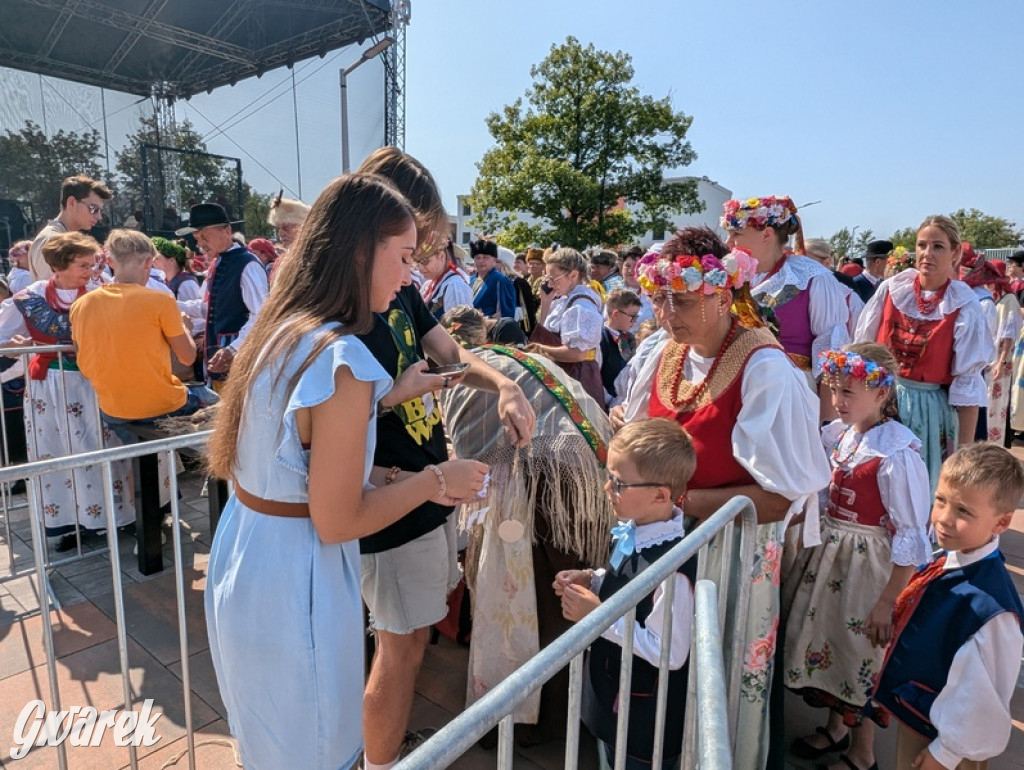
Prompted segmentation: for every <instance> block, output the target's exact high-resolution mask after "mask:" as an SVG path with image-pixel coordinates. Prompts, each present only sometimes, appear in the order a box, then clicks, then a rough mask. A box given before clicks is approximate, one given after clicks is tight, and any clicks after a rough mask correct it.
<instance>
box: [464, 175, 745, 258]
mask: <svg viewBox="0 0 1024 770" xmlns="http://www.w3.org/2000/svg"><path fill="white" fill-rule="evenodd" d="M691 179H694V177H689V176H678V177H667V178H666V179H665V184H676V183H679V182H683V181H688V180H691ZM696 181H697V197H698V198H699V199H700V201H701V203H703V204H704V209H703V211H701V212H699V213H697V214H677V215H676V216H675V217H674V218H673V219H672V225H673V228H674V229H676V230H678V229H679V228H681V227H695V226H697V227H699V226H700V225H707V226H708V227H710V228H711V229H713V230H717V231H718V232H719V234H720V235H723V237H724V231H721V230H719V227H718V218H719V217H720V216H721V214H722V205H723V204H724V203H725V202H726V201H727V200H729V199H730V198H731V197H732V191H731V190H728V189H726V188H725V187H722V185H720V184H718V182H713V181H711V180H710V179H708V178H707V177H706V176H705V177H701V178H699V179H697V180H696ZM457 197H458V207H457V209H456V214H455V216H454V217H452V218H451V219H452V220H453V226H454V228H455V234H454V236H453V237H454V239H455V242H456V243H461V244H462V245H463V246H467V245H468V244H469V242H470V241H471V240H473V239H474V238H478V237H480V235H481V233H480V232H478V231H477V230H474V229H473V228H472V227H471V226H470V225H469V221H470V220H471V219H472V218H473V208H472V206H470V203H469V196H468V195H459V196H457ZM627 207H629V208H634V207H635V206H634V204H628V203H627ZM517 218H518V219H519V220H520V221H522V222H526V223H529V224H533V223H535V222H537V221H538V220H537V219H536V218H535V217H533V216H531V215H529V214H526V213H525V212H519V213H518V214H517ZM669 235H671V231H669V232H660V233H653V232H650V231H648V232H647V233H644V235H643V237H642V238H640V239H638V240H637V244H638V245H640V246H643V247H647V246H650V245H651V244H652V243H654V242H655V241H663V240H665V238H666V237H668V236H669Z"/></svg>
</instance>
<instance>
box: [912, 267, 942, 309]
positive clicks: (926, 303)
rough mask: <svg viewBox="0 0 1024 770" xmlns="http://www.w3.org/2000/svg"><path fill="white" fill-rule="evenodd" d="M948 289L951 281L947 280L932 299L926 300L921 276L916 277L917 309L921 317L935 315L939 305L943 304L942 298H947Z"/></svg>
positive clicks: (915, 295) (915, 294) (915, 296)
mask: <svg viewBox="0 0 1024 770" xmlns="http://www.w3.org/2000/svg"><path fill="white" fill-rule="evenodd" d="M948 288H949V279H947V280H946V282H945V283H944V284H942V286H941V287H939V289H937V290H936V292H935V293H934V294H933V295H932V296H931V297H929V298H928V299H925V297H924V293H923V289H922V288H921V276H920V275H917V276H915V277H914V299H916V300H917V309H918V311H920V313H921V315H923V316H929V315H931V314H932V313H934V312H935V309H936V308H937V307H938V306H939V303H940V302H942V298H943V297H945V296H946V289H948Z"/></svg>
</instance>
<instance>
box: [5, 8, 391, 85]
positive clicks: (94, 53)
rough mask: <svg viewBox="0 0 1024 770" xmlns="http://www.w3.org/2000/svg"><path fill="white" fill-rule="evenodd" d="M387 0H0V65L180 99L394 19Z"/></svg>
mask: <svg viewBox="0 0 1024 770" xmlns="http://www.w3.org/2000/svg"><path fill="white" fill-rule="evenodd" d="M390 11H391V5H390V0H3V2H0V66H5V67H11V68H13V69H17V70H25V71H29V72H36V73H39V74H42V75H47V76H51V77H57V78H64V79H66V80H73V81H77V82H79V83H87V84H89V85H93V86H101V87H103V88H109V89H113V90H116V91H124V92H127V93H131V94H136V95H139V96H154V95H155V96H159V97H161V98H166V99H169V100H173V99H187V98H189V97H190V96H192V95H194V94H197V93H201V92H203V91H212V90H213V89H214V88H218V87H219V86H224V85H234V84H235V83H236V82H238V81H239V80H242V79H244V78H247V77H251V76H252V75H262V74H263V73H264V72H267V71H269V70H271V69H274V68H276V67H280V66H282V65H287V66H291V65H293V64H294V63H295V62H298V61H300V60H302V59H307V58H310V57H312V56H324V55H325V54H326V53H327V52H328V51H332V50H334V49H337V48H342V47H344V46H347V45H350V44H352V43H359V44H361V43H362V42H363V41H365V40H366V39H367V38H370V37H371V36H373V35H378V34H382V33H386V32H388V31H389V30H391V28H392V20H391V16H390Z"/></svg>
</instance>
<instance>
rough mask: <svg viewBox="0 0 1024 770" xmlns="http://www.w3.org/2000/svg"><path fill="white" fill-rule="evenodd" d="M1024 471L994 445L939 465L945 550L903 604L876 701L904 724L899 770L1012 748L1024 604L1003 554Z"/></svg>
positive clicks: (972, 764)
mask: <svg viewBox="0 0 1024 770" xmlns="http://www.w3.org/2000/svg"><path fill="white" fill-rule="evenodd" d="M1022 494H1024V469H1022V468H1021V464H1020V462H1018V461H1017V459H1016V458H1015V457H1014V456H1013V455H1011V454H1010V453H1009V452H1008V451H1006V450H1005V449H1003V448H1002V447H999V446H996V445H995V444H971V445H970V446H967V447H964V448H963V449H960V450H959V451H958V452H956V453H955V454H954V455H953V456H952V457H950V458H949V459H948V460H946V462H945V463H944V464H943V466H942V473H941V475H940V476H939V484H938V487H937V488H936V490H935V502H934V504H933V506H932V517H931V520H932V526H933V527H934V529H935V536H936V538H937V539H938V542H939V546H941V547H942V548H943V549H945V551H946V553H945V554H943V555H941V556H939V558H938V559H936V560H935V561H934V562H932V563H931V564H930V565H928V566H927V567H926V568H924V569H923V570H921V571H920V572H918V573H917V575H915V576H914V578H912V579H911V581H910V584H909V585H908V586H907V587H906V589H905V590H904V591H903V593H901V594H900V596H899V598H898V599H897V600H896V605H895V607H894V608H893V639H892V641H891V642H890V643H889V649H888V650H887V651H886V658H885V662H884V663H883V665H882V670H881V672H880V675H879V680H878V685H877V687H876V691H875V695H874V698H875V700H876V701H878V703H880V704H881V705H882V706H884V707H885V708H886V709H887V710H888V711H890V712H892V714H893V715H894V716H895V717H896V719H897V720H899V723H900V724H899V735H898V743H897V755H896V769H897V770H909V768H919V769H920V770H942V769H943V768H945V769H946V770H953V768H961V770H976V769H978V768H985V767H987V766H988V761H987V760H988V759H990V758H992V757H995V756H998V755H999V754H1001V753H1002V752H1003V750H1005V748H1006V744H1007V743H1008V741H1009V739H1010V725H1011V722H1010V697H1011V696H1012V695H1013V690H1014V687H1015V685H1016V683H1017V674H1018V671H1019V669H1020V657H1021V650H1022V648H1024V636H1022V634H1021V618H1022V616H1024V608H1022V607H1021V601H1020V597H1019V596H1018V595H1017V591H1016V589H1015V588H1014V585H1013V581H1012V580H1011V579H1010V575H1009V573H1008V572H1007V570H1006V565H1005V563H1004V562H1005V559H1004V558H1003V555H1002V553H1000V551H999V535H1000V533H1002V532H1005V531H1006V530H1007V529H1008V528H1009V526H1010V521H1011V519H1012V518H1013V511H1014V509H1015V508H1016V507H1017V506H1018V504H1019V502H1020V498H1021V495H1022Z"/></svg>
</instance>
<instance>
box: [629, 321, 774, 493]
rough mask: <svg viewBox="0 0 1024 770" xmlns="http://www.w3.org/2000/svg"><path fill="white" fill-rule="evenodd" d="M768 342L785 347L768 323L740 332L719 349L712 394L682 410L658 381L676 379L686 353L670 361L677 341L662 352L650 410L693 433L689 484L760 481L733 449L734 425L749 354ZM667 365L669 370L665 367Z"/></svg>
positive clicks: (716, 485)
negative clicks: (725, 347)
mask: <svg viewBox="0 0 1024 770" xmlns="http://www.w3.org/2000/svg"><path fill="white" fill-rule="evenodd" d="M765 347H774V348H778V349H780V350H781V346H780V345H779V343H778V342H776V341H775V338H774V337H773V336H772V335H771V332H769V331H767V330H766V329H756V330H747V331H745V332H744V333H743V334H741V335H739V336H738V337H737V338H736V340H734V341H733V343H732V344H731V345H730V346H729V349H728V350H725V351H722V352H721V353H719V356H720V357H723V358H724V360H723V361H722V362H721V363H720V364H719V368H718V371H716V373H715V382H711V383H709V386H708V395H707V396H706V397H705V398H699V399H697V403H696V404H694V406H695V407H696V408H693V409H687V410H683V411H680V410H677V409H676V408H674V407H673V406H672V404H671V401H670V399H669V398H668V397H667V396H666V397H665V398H663V397H662V395H661V393H660V392H659V391H660V390H661V388H660V387H659V381H660V380H661V379H662V377H663V376H666V377H668V378H670V379H671V378H672V377H673V376H674V374H675V371H676V366H683V365H684V364H685V359H683V358H682V357H676V358H672V360H671V361H670V362H667V361H666V357H669V358H671V357H670V356H669V352H670V349H672V348H673V343H670V345H669V348H666V350H665V353H663V354H662V359H661V363H659V365H658V374H657V375H656V376H655V378H654V385H653V386H652V389H651V402H650V406H649V408H648V412H649V414H650V416H651V417H668V418H669V419H671V420H675V421H676V422H678V423H679V424H680V425H682V426H683V427H684V428H686V431H687V433H689V434H690V438H691V439H692V440H693V447H694V449H695V450H696V454H697V468H696V470H695V471H694V473H693V478H692V479H690V484H689V486H690V488H692V489H716V488H719V487H732V486H742V485H745V484H754V483H756V482H755V481H754V478H753V477H752V476H751V475H750V474H749V473H748V472H747V470H746V468H744V467H743V466H742V465H740V463H739V462H738V461H737V460H736V457H735V456H734V455H733V452H732V429H733V426H734V425H736V419H737V417H738V416H739V413H740V408H741V407H742V406H743V399H742V387H743V370H744V369H746V366H747V362H748V361H749V359H750V356H752V355H753V354H754V353H755V352H756V351H758V350H760V349H761V348H765ZM674 351H675V352H677V353H678V352H679V346H675V348H674ZM663 368H664V369H666V370H665V371H663ZM730 377H731V380H730ZM666 402H668V403H666Z"/></svg>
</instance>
